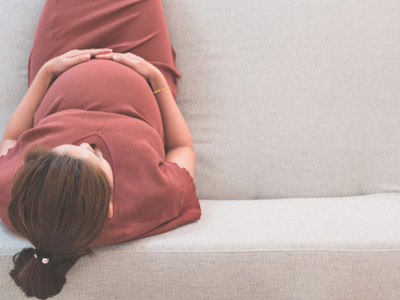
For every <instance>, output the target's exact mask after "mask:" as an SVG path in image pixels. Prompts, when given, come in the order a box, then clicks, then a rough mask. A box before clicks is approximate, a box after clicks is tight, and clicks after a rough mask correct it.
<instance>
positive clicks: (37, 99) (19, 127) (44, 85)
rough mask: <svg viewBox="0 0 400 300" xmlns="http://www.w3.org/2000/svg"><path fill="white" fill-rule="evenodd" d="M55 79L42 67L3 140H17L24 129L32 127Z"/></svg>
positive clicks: (15, 112)
mask: <svg viewBox="0 0 400 300" xmlns="http://www.w3.org/2000/svg"><path fill="white" fill-rule="evenodd" d="M53 80H54V78H53V76H52V75H51V74H50V73H49V72H48V71H47V70H46V69H45V68H42V69H40V71H39V72H38V73H37V75H36V77H35V79H34V80H33V82H32V84H31V86H30V88H29V89H28V91H27V92H26V94H25V96H24V98H23V99H22V101H21V102H20V104H19V105H18V107H17V109H16V110H15V111H14V114H13V115H12V116H11V119H10V121H9V122H8V124H7V127H6V130H5V132H4V136H3V140H17V139H18V138H19V137H20V135H21V134H22V133H24V131H26V130H28V129H30V128H32V126H33V116H34V114H35V112H36V110H37V109H38V107H39V105H40V103H41V102H42V100H43V98H44V96H45V95H46V93H47V90H48V89H49V87H50V86H51V84H52V82H53Z"/></svg>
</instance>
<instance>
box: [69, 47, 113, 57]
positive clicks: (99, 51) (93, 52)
mask: <svg viewBox="0 0 400 300" xmlns="http://www.w3.org/2000/svg"><path fill="white" fill-rule="evenodd" d="M112 51H113V50H112V49H108V48H103V49H83V50H72V51H70V52H67V57H75V56H80V55H83V54H90V56H96V55H99V54H106V53H111V52H112Z"/></svg>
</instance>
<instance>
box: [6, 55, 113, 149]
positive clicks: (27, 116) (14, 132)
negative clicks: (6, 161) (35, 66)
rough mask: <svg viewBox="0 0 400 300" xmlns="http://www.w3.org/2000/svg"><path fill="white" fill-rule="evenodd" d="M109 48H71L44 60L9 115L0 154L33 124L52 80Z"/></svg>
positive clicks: (11, 145) (10, 146)
mask: <svg viewBox="0 0 400 300" xmlns="http://www.w3.org/2000/svg"><path fill="white" fill-rule="evenodd" d="M110 51H112V50H110V49H88V50H72V51H69V52H67V53H65V54H63V55H61V56H58V57H55V58H53V59H51V60H49V61H48V62H46V63H45V64H44V65H43V66H42V68H41V69H40V70H39V72H38V73H37V75H36V77H35V79H34V80H33V82H32V84H31V86H30V87H29V89H28V91H27V93H26V94H25V96H24V98H23V99H22V101H21V102H20V104H19V105H18V107H17V109H16V110H15V111H14V114H13V115H12V116H11V119H10V121H9V122H8V124H7V127H6V130H5V132H4V135H3V140H2V141H1V144H0V156H1V155H5V154H6V153H7V151H8V149H10V148H12V147H13V146H14V145H15V143H16V141H17V139H18V138H19V137H20V135H21V134H22V133H24V132H25V131H26V130H28V129H30V128H32V126H33V116H34V114H35V112H36V110H37V109H38V107H39V105H40V103H41V102H42V100H43V98H44V96H45V95H46V93H47V91H48V89H49V88H50V86H51V84H52V83H53V81H54V80H55V79H56V78H57V77H58V76H59V75H61V74H62V73H63V72H64V71H66V70H67V69H69V68H71V67H72V66H74V65H76V64H79V63H81V62H84V61H87V60H89V59H90V57H91V56H92V55H97V54H100V53H109V52H110Z"/></svg>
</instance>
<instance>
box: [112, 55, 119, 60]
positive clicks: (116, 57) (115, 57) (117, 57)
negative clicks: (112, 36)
mask: <svg viewBox="0 0 400 300" xmlns="http://www.w3.org/2000/svg"><path fill="white" fill-rule="evenodd" d="M120 59H121V57H120V56H117V55H115V56H113V60H120Z"/></svg>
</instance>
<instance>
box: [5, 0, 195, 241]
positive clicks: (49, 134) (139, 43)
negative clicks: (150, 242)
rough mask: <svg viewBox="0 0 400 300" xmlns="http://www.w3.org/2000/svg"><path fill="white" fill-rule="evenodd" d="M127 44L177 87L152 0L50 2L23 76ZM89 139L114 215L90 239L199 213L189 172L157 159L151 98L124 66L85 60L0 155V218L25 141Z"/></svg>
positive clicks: (125, 234) (161, 156) (157, 124)
mask: <svg viewBox="0 0 400 300" xmlns="http://www.w3.org/2000/svg"><path fill="white" fill-rule="evenodd" d="M86 48H111V49H113V50H114V52H132V53H134V54H136V55H139V56H141V57H143V58H144V59H146V60H148V61H149V62H151V63H152V64H154V65H155V66H156V67H157V68H159V69H160V70H161V72H162V73H163V75H164V76H165V78H166V79H167V81H168V84H169V85H170V87H171V90H172V93H173V95H174V97H176V94H177V78H178V77H180V74H179V72H178V71H177V69H176V66H175V52H174V50H173V49H172V47H171V44H170V41H169V36H168V31H167V26H166V22H165V18H164V13H163V9H162V5H161V1H159V0H145V1H144V0H141V1H138V0H126V1H109V0H107V1H105V0H96V1H75V0H73V1H66V0H59V1H57V0H48V1H47V2H46V4H45V6H44V8H43V12H42V15H41V18H40V21H39V24H38V28H37V32H36V36H35V40H34V44H33V49H32V52H31V56H30V59H29V84H31V82H32V81H33V79H34V77H35V75H36V74H37V72H38V71H39V69H40V68H41V66H42V65H43V64H44V63H45V62H46V61H48V60H49V59H51V58H53V57H55V56H58V55H61V54H63V53H65V52H67V51H69V50H72V49H86ZM83 142H87V143H89V144H96V145H97V146H98V147H99V149H100V150H101V152H102V153H103V156H104V158H105V159H106V160H107V161H108V162H109V164H110V166H111V168H112V170H113V175H114V192H115V197H113V199H112V201H113V204H114V212H115V213H114V216H113V218H111V219H109V220H108V221H107V223H106V226H105V228H104V230H103V232H102V234H101V236H100V237H99V239H98V240H97V241H96V242H95V244H94V245H104V244H112V243H118V242H122V241H127V240H132V239H137V238H141V237H145V236H149V235H153V234H157V233H161V232H165V231H168V230H171V229H173V228H175V227H177V226H180V225H183V224H186V223H189V222H193V221H196V220H198V219H199V218H200V216H201V211H200V205H199V199H198V197H197V195H196V188H195V185H194V183H193V179H192V177H191V176H190V174H189V172H187V171H186V170H185V169H183V168H180V167H179V166H178V165H176V164H175V163H171V162H166V161H165V152H164V147H165V139H164V129H163V125H162V119H161V114H160V111H159V108H158V104H157V101H156V99H155V97H154V95H153V93H152V90H151V88H150V86H149V85H148V83H147V81H146V80H145V79H144V78H143V77H142V76H141V75H139V74H138V73H137V72H135V71H133V70H132V69H130V68H129V67H127V66H125V65H122V64H119V63H117V62H114V61H110V60H101V59H91V60H90V61H88V62H85V63H81V64H79V65H76V66H74V67H72V68H70V69H69V70H67V71H66V72H64V73H63V74H61V75H60V76H59V77H58V78H57V79H56V80H55V81H54V83H53V84H52V86H51V87H50V89H49V90H48V92H47V93H46V95H45V97H44V99H43V101H42V103H41V105H40V107H39V108H38V110H37V112H36V114H35V117H34V126H33V128H32V129H29V130H27V131H26V132H24V133H23V134H22V135H21V136H20V138H19V139H18V141H17V144H16V145H15V147H13V148H11V149H10V150H9V151H8V153H7V155H5V156H2V157H0V217H1V219H2V221H3V222H4V223H5V224H6V225H7V226H9V227H10V228H12V226H11V224H10V222H9V220H8V217H7V206H8V203H9V201H10V195H11V189H12V182H13V176H14V174H15V172H16V171H17V170H18V168H19V167H20V166H21V165H22V164H23V161H24V157H25V155H26V154H27V153H28V152H29V151H31V150H32V149H38V148H40V149H52V148H54V147H56V146H58V145H62V144H75V145H79V144H81V143H83Z"/></svg>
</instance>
